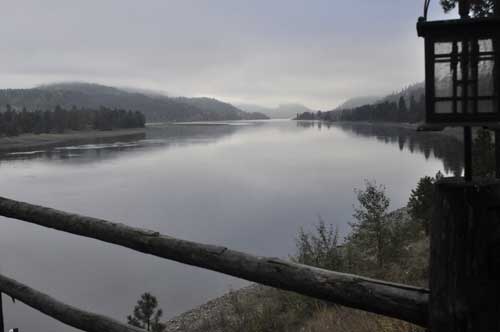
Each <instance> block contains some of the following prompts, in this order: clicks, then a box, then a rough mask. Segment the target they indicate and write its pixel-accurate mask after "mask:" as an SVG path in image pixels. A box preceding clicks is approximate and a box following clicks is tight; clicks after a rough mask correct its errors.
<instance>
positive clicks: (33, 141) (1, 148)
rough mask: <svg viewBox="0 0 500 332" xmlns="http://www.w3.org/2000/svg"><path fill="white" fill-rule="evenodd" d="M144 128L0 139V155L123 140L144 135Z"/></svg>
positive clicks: (26, 135)
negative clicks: (97, 141)
mask: <svg viewBox="0 0 500 332" xmlns="http://www.w3.org/2000/svg"><path fill="white" fill-rule="evenodd" d="M145 130H146V129H145V128H133V129H117V130H107V131H100V130H87V131H68V132H65V133H63V134H52V133H51V134H39V135H36V134H23V135H19V136H13V137H2V138H0V153H9V152H23V151H29V150H34V149H47V148H51V147H56V146H61V145H68V144H77V143H85V142H90V141H95V140H106V139H124V138H134V137H141V136H144V135H145Z"/></svg>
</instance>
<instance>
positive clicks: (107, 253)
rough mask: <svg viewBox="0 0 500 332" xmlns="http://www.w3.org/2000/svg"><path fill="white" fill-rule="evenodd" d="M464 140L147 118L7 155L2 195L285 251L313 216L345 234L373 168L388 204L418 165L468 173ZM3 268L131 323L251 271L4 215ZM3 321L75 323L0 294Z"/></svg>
mask: <svg viewBox="0 0 500 332" xmlns="http://www.w3.org/2000/svg"><path fill="white" fill-rule="evenodd" d="M459 160H460V145H459V144H458V143H457V142H456V141H455V140H453V139H449V138H446V137H442V136H432V135H428V134H427V135H426V134H417V133H415V132H413V131H411V130H405V129H397V128H390V127H374V126H368V125H358V126H352V125H351V126H348V125H345V126H330V127H327V126H325V125H320V124H317V123H316V124H315V123H307V122H303V123H296V122H292V121H270V122H255V123H251V122H250V123H243V122H239V123H231V124H229V125H217V126H215V125H207V124H204V125H189V126H188V125H186V126H166V125H163V126H161V125H157V126H153V127H149V128H148V130H147V133H146V137H144V138H138V139H133V140H129V141H126V142H115V143H96V144H87V145H82V146H71V147H65V148H60V149H53V150H51V151H38V152H36V151H35V152H32V153H24V154H15V155H8V156H4V157H3V159H2V160H1V161H0V188H1V195H3V196H6V197H9V198H14V199H18V200H24V201H29V202H33V203H36V204H43V205H47V206H51V207H55V208H59V209H63V210H67V211H72V212H76V213H81V214H85V215H90V216H95V217H100V218H105V219H110V220H113V221H120V222H124V223H126V224H129V225H133V226H139V227H145V228H150V229H155V230H158V231H160V232H162V233H165V234H169V235H172V236H176V237H181V238H185V239H189V240H194V241H202V242H206V243H213V244H221V245H226V246H229V247H231V248H233V249H238V250H243V251H248V252H250V253H254V254H259V255H269V256H278V257H287V256H288V255H289V254H293V252H294V237H295V234H296V232H297V230H298V229H299V227H301V226H305V227H306V228H308V227H310V226H311V225H312V224H314V223H315V222H316V221H317V219H318V216H321V217H322V218H323V219H325V220H326V221H328V222H331V223H333V224H336V225H338V226H339V228H340V230H341V232H343V233H344V234H345V232H347V231H348V226H347V222H349V221H350V220H351V214H352V206H353V203H354V199H355V197H354V193H353V188H361V187H363V183H364V180H365V179H374V180H376V181H377V183H380V184H384V185H385V186H386V187H387V192H388V195H389V196H390V198H391V208H399V207H401V206H403V205H404V204H406V202H407V199H408V195H409V192H410V190H411V189H412V188H413V187H414V186H415V183H416V182H417V180H418V179H419V178H420V177H421V176H423V175H434V174H435V173H436V172H437V171H438V170H441V171H443V172H444V171H446V172H452V171H454V172H460V171H461V164H460V161H459ZM0 272H1V273H2V274H4V275H7V276H10V277H13V278H15V279H17V280H19V281H21V282H24V283H27V284H28V285H31V286H33V287H34V288H36V289H39V290H42V291H45V292H47V293H48V294H51V295H53V296H54V297H56V298H58V299H60V300H62V301H64V302H66V303H68V304H72V305H76V306H78V307H80V308H84V309H88V310H92V311H94V312H99V313H102V314H105V315H108V316H112V317H114V318H116V319H119V320H122V321H124V320H125V316H126V315H127V314H129V313H130V312H131V311H132V308H133V305H134V304H135V301H136V300H137V298H138V297H139V295H140V294H142V293H143V292H145V291H150V292H152V293H153V294H155V295H156V296H157V297H158V298H159V301H160V305H161V307H162V308H163V309H164V312H165V316H166V317H170V316H172V315H175V314H178V313H180V312H183V311H185V310H187V309H190V308H192V307H194V306H196V305H198V304H201V303H203V302H205V301H206V300H208V299H211V298H213V297H215V296H218V295H221V294H222V293H224V292H226V291H227V290H229V289H230V288H237V287H240V286H242V285H244V284H245V282H244V281H241V280H238V279H235V278H231V277H227V276H224V275H221V274H217V273H214V272H209V271H204V270H201V269H198V268H193V267H189V266H185V265H181V264H178V263H175V262H169V261H166V260H162V259H159V258H155V257H151V256H147V255H144V254H139V253H136V252H133V251H131V250H128V249H125V248H121V247H117V246H113V245H110V244H105V243H101V242H99V241H96V240H91V239H85V238H81V237H78V236H73V235H69V234H65V233H61V232H57V231H53V230H48V229H44V228H41V227H38V226H34V225H30V224H27V223H23V222H20V221H15V220H9V219H5V218H0ZM4 304H5V316H6V325H7V327H8V328H12V327H19V328H20V329H21V331H70V330H71V329H70V328H68V327H66V326H64V325H62V324H60V323H58V322H56V321H54V320H52V319H51V318H48V317H45V316H43V315H42V314H39V313H37V312H36V311H34V310H32V309H29V308H27V307H25V306H24V305H23V304H20V303H18V302H16V304H12V302H11V301H10V299H6V298H5V296H4Z"/></svg>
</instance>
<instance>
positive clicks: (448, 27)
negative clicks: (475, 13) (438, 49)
mask: <svg viewBox="0 0 500 332" xmlns="http://www.w3.org/2000/svg"><path fill="white" fill-rule="evenodd" d="M417 33H418V36H419V37H424V38H426V37H433V38H450V37H452V36H458V37H459V38H460V37H466V36H468V35H472V36H477V35H478V34H481V35H498V34H500V18H499V17H483V18H468V19H453V20H439V21H426V20H425V19H424V18H421V19H420V20H419V21H418V23H417Z"/></svg>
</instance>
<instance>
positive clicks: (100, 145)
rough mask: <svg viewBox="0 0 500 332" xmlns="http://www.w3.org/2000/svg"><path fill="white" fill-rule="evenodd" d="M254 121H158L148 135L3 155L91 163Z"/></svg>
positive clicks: (203, 138) (202, 139)
mask: <svg viewBox="0 0 500 332" xmlns="http://www.w3.org/2000/svg"><path fill="white" fill-rule="evenodd" d="M248 125H252V124H251V123H230V122H229V123H209V122H206V123H205V122H204V123H189V124H175V125H173V124H154V125H150V126H148V128H147V130H146V133H145V134H135V135H130V136H126V137H120V138H119V139H118V140H119V141H117V139H116V138H112V137H109V138H99V139H88V140H85V141H79V142H69V143H68V144H66V145H64V146H59V147H49V148H46V149H39V148H38V149H36V150H33V151H22V152H10V153H5V154H2V155H0V162H2V161H9V160H10V161H20V160H32V159H37V160H65V161H67V162H75V163H89V162H95V161H100V160H104V159H110V158H114V157H118V156H120V155H122V154H123V153H124V152H134V151H136V152H137V151H141V150H142V151H144V150H152V149H158V148H160V149H161V148H165V147H173V146H182V145H189V144H208V143H210V142H214V141H215V140H217V139H220V138H222V137H224V136H228V135H232V134H233V133H234V132H235V131H236V130H238V127H239V126H248Z"/></svg>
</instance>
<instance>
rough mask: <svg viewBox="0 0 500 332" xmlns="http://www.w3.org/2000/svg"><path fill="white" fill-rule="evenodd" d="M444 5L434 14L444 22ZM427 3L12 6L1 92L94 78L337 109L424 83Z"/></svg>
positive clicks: (54, 0) (162, 1)
mask: <svg viewBox="0 0 500 332" xmlns="http://www.w3.org/2000/svg"><path fill="white" fill-rule="evenodd" d="M436 3H438V0H435V1H434V7H433V8H432V9H431V14H432V17H433V18H439V17H442V16H443V14H442V13H441V10H440V9H439V8H438V6H437V5H436ZM422 7H423V0H348V1H346V0H344V1H341V0H211V1H209V0H196V1H195V0H85V1H72V0H43V1H42V0H16V1H2V5H1V7H0V8H1V11H2V18H1V19H0V41H1V42H0V59H1V61H0V88H29V87H33V86H35V85H38V84H42V83H48V82H60V81H89V82H96V83H103V84H108V85H115V86H130V87H138V88H145V89H155V90H162V91H167V92H169V93H172V94H176V95H187V96H210V97H215V98H220V99H223V100H226V101H229V102H235V103H238V102H245V103H254V104H262V105H266V106H274V105H276V104H279V103H289V102H299V103H303V104H305V105H307V106H309V107H311V108H315V109H330V108H333V107H335V106H336V105H337V104H338V103H340V102H342V101H344V100H345V99H347V98H350V97H355V96H365V95H382V94H386V93H390V92H392V91H395V90H399V89H400V88H402V87H403V86H405V85H408V84H411V83H416V82H419V81H422V80H423V79H424V75H423V42H422V40H420V39H419V38H418V37H417V36H416V31H415V23H416V20H417V17H418V16H420V15H421V12H422Z"/></svg>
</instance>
